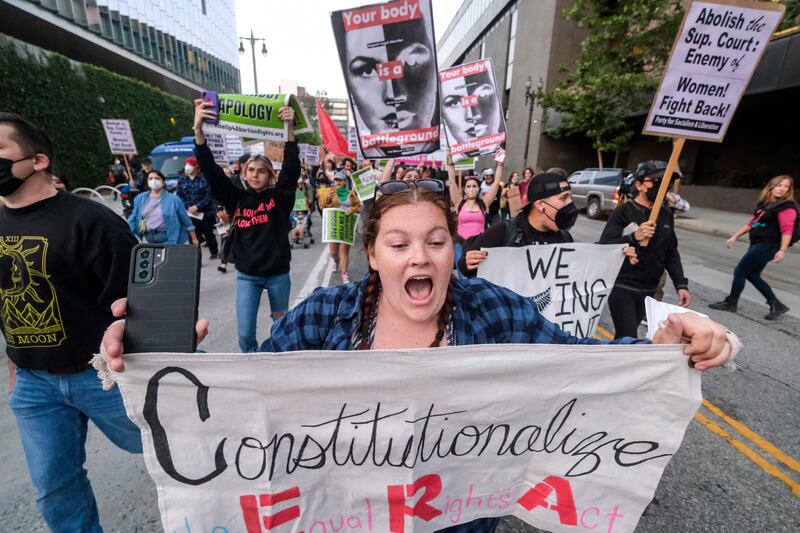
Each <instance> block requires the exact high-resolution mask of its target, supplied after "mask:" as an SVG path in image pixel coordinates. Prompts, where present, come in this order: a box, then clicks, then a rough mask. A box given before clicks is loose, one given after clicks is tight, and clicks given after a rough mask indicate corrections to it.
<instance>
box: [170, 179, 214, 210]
mask: <svg viewBox="0 0 800 533" xmlns="http://www.w3.org/2000/svg"><path fill="white" fill-rule="evenodd" d="M175 194H177V195H178V198H180V199H181V201H183V204H184V205H185V206H186V209H189V208H190V207H192V206H193V205H196V206H197V210H198V211H200V212H201V213H213V212H214V201H213V199H212V198H211V191H210V189H209V188H208V182H207V181H206V179H205V178H204V177H203V175H202V174H198V175H197V176H195V177H194V179H192V178H190V177H189V176H181V178H180V179H179V180H178V188H177V190H176V191H175Z"/></svg>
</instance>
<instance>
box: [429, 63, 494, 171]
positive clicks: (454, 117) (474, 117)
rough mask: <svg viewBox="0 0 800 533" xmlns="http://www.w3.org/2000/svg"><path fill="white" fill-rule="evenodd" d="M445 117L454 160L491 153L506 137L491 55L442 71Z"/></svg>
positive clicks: (443, 111) (443, 110)
mask: <svg viewBox="0 0 800 533" xmlns="http://www.w3.org/2000/svg"><path fill="white" fill-rule="evenodd" d="M439 82H440V83H441V86H442V88H441V97H442V118H443V119H444V126H445V131H446V132H447V144H448V145H449V146H450V153H451V154H452V157H453V161H460V160H462V159H466V158H468V157H475V156H479V155H485V154H491V153H494V152H496V151H497V149H498V148H499V147H500V145H501V144H503V143H505V141H506V122H505V118H504V117H503V106H502V104H501V103H500V95H499V93H498V92H497V83H496V82H495V78H494V68H493V66H492V60H491V59H481V60H479V61H473V62H471V63H465V64H463V65H458V66H455V67H453V68H448V69H445V70H442V71H441V72H439Z"/></svg>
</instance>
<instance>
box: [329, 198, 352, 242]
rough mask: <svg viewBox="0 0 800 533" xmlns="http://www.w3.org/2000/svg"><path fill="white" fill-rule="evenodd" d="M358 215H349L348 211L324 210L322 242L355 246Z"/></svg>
mask: <svg viewBox="0 0 800 533" xmlns="http://www.w3.org/2000/svg"><path fill="white" fill-rule="evenodd" d="M357 224H358V215H357V214H352V215H348V214H347V210H346V209H340V208H338V207H328V208H326V209H323V210H322V242H338V243H342V244H350V245H352V244H354V243H355V242H356V225H357Z"/></svg>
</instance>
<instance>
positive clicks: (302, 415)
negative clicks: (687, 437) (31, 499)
mask: <svg viewBox="0 0 800 533" xmlns="http://www.w3.org/2000/svg"><path fill="white" fill-rule="evenodd" d="M112 376H113V377H114V378H115V379H116V381H117V383H118V384H119V386H120V387H121V389H122V393H123V397H124V400H125V406H126V409H127V411H128V415H129V416H130V417H131V419H132V420H134V422H136V424H138V425H139V427H140V428H141V430H142V435H143V441H144V457H145V461H146V463H147V468H148V471H149V473H150V475H151V477H152V478H153V480H154V481H155V483H156V486H157V488H158V502H159V508H160V511H161V519H162V525H163V527H164V530H165V531H169V532H172V531H188V530H191V531H206V532H212V531H213V532H216V533H223V532H234V531H236V532H247V533H262V532H266V531H273V530H274V531H280V532H289V531H292V532H304V533H322V532H331V531H348V532H351V531H390V532H409V531H413V532H432V531H436V530H438V529H441V528H444V527H448V526H452V525H454V524H458V523H466V522H469V521H472V520H474V519H476V518H479V517H491V516H503V515H515V516H517V517H519V518H520V519H522V520H524V521H525V522H528V523H530V524H533V525H535V526H537V527H539V528H544V529H546V530H550V531H559V532H560V531H569V532H572V531H576V530H595V528H596V531H613V532H615V533H623V532H630V531H633V530H634V528H635V527H636V524H637V522H638V520H639V518H640V516H641V514H642V512H643V511H644V509H645V507H646V506H647V504H648V503H649V502H650V500H651V499H652V497H653V494H654V492H655V489H656V486H657V485H658V482H659V479H660V477H661V474H662V472H663V470H664V467H665V466H666V465H667V463H668V462H669V459H670V457H671V456H672V455H673V454H674V453H675V452H676V450H677V449H678V447H679V446H680V443H681V440H682V439H683V434H684V431H685V430H686V426H687V425H688V423H689V422H690V420H691V418H692V416H693V415H694V413H695V411H696V410H697V408H698V407H699V405H700V402H701V400H702V398H701V394H700V374H699V372H697V371H695V370H692V369H690V368H689V367H688V365H687V364H686V358H685V356H684V355H683V354H682V353H681V348H680V347H679V346H654V345H627V346H617V345H602V346H573V345H491V346H466V347H451V348H441V349H436V350H406V351H369V352H363V351H362V352H295V353H291V354H244V355H243V354H202V355H197V354H193V355H190V354H145V355H141V354H140V355H128V356H126V370H125V372H124V373H121V374H116V373H112Z"/></svg>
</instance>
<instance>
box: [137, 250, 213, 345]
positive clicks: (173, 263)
mask: <svg viewBox="0 0 800 533" xmlns="http://www.w3.org/2000/svg"><path fill="white" fill-rule="evenodd" d="M199 301H200V250H199V249H198V248H195V247H194V246H186V245H180V244H139V245H137V246H136V247H134V249H133V251H132V252H131V270H130V274H129V277H128V311H127V317H126V319H125V336H124V340H123V342H124V346H125V352H126V353H152V352H177V353H192V352H194V351H195V349H196V348H197V332H196V331H195V324H196V323H197V306H198V304H199Z"/></svg>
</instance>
